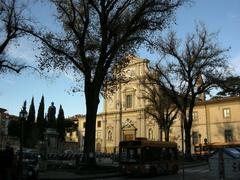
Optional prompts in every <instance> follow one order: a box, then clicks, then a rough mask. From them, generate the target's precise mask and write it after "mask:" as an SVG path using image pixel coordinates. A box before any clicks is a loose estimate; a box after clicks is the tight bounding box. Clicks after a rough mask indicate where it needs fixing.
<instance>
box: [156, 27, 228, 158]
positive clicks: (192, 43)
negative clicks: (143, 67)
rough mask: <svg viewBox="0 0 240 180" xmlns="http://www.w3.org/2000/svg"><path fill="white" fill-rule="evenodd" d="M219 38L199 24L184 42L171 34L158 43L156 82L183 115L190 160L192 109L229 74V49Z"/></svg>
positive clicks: (187, 154)
mask: <svg viewBox="0 0 240 180" xmlns="http://www.w3.org/2000/svg"><path fill="white" fill-rule="evenodd" d="M216 38H217V34H216V33H208V31H207V29H206V28H205V26H204V25H201V24H200V25H199V26H197V28H196V33H193V34H191V35H188V36H187V38H186V40H185V42H181V41H180V40H179V39H178V38H177V37H176V33H174V32H171V33H169V34H168V36H167V37H166V38H161V39H160V40H159V41H158V44H157V46H158V50H159V51H160V53H161V54H162V55H163V59H162V60H161V61H160V62H159V63H158V64H157V65H156V66H155V67H154V72H155V73H156V80H155V83H156V84H158V85H159V86H160V87H161V89H162V90H163V91H164V93H165V94H167V95H168V97H169V98H171V100H172V101H173V102H174V103H175V104H176V106H177V107H178V109H179V110H180V112H181V114H182V121H183V125H184V131H185V138H184V139H185V148H186V149H185V152H186V157H187V158H191V138H190V137H191V128H192V121H193V117H192V113H193V108H194V106H195V104H196V102H197V101H198V100H203V101H204V94H203V93H204V92H207V91H209V90H210V89H211V88H213V87H215V85H216V79H224V77H225V75H226V74H228V73H227V72H226V71H227V67H228V66H227V61H226V60H227V56H226V52H227V51H228V50H227V49H224V48H221V47H220V46H219V45H218V43H217V42H216ZM164 60H166V61H164Z"/></svg>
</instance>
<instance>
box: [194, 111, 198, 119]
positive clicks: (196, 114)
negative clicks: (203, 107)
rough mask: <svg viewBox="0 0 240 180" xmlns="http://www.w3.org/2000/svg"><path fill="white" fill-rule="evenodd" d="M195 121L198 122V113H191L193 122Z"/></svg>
mask: <svg viewBox="0 0 240 180" xmlns="http://www.w3.org/2000/svg"><path fill="white" fill-rule="evenodd" d="M197 120H198V112H197V111H193V121H197Z"/></svg>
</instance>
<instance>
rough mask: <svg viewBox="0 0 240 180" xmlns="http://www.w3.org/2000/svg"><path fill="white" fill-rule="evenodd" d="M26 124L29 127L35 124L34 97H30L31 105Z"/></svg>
mask: <svg viewBox="0 0 240 180" xmlns="http://www.w3.org/2000/svg"><path fill="white" fill-rule="evenodd" d="M27 122H28V124H29V125H30V127H32V126H33V124H34V123H35V106H34V97H32V102H31V104H30V108H29V113H28V118H27Z"/></svg>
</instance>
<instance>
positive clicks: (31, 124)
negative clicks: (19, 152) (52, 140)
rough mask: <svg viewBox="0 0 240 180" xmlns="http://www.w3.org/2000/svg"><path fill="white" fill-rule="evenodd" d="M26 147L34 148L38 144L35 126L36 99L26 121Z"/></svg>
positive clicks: (32, 102) (31, 105)
mask: <svg viewBox="0 0 240 180" xmlns="http://www.w3.org/2000/svg"><path fill="white" fill-rule="evenodd" d="M25 128H26V129H25V130H26V147H28V148H33V147H34V146H35V145H36V144H37V139H38V138H37V136H38V135H37V132H36V124H35V106H34V97H32V101H31V104H30V107H29V113H28V117H27V121H26V126H25Z"/></svg>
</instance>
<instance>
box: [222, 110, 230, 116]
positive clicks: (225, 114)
mask: <svg viewBox="0 0 240 180" xmlns="http://www.w3.org/2000/svg"><path fill="white" fill-rule="evenodd" d="M223 117H224V118H230V109H229V108H224V109H223Z"/></svg>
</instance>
